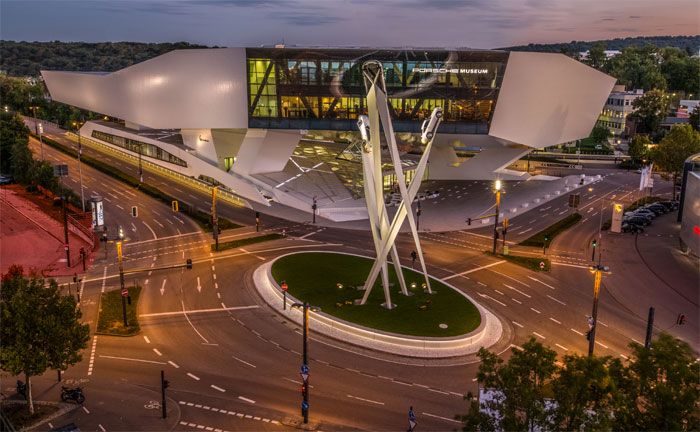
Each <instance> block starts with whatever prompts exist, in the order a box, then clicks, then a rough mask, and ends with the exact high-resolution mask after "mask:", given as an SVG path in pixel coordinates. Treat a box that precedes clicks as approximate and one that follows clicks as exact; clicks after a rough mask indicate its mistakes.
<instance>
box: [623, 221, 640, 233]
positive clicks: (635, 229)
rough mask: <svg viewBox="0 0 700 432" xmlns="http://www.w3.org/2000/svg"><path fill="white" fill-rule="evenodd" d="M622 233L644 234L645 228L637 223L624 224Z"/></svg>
mask: <svg viewBox="0 0 700 432" xmlns="http://www.w3.org/2000/svg"><path fill="white" fill-rule="evenodd" d="M622 232H625V233H626V232H631V233H635V234H636V233H643V232H644V227H643V226H641V225H637V224H635V223H631V222H630V223H627V222H624V223H623V224H622Z"/></svg>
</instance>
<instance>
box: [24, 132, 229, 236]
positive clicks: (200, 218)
mask: <svg viewBox="0 0 700 432" xmlns="http://www.w3.org/2000/svg"><path fill="white" fill-rule="evenodd" d="M31 135H32V136H33V137H34V138H37V136H36V135H34V134H33V133H32V134H31ZM42 139H43V140H44V143H45V144H48V145H50V146H51V147H53V148H55V149H57V150H59V151H61V152H63V153H65V154H67V155H69V156H72V157H74V158H77V157H78V151H77V150H74V149H72V148H70V147H66V146H64V145H63V144H59V143H58V142H56V141H54V140H52V139H50V138H47V137H45V136H44V137H42ZM80 159H81V161H82V162H83V163H84V164H85V165H88V166H91V167H92V168H95V169H96V170H98V171H101V172H103V173H105V174H107V175H109V176H110V177H114V178H115V179H117V180H119V181H121V182H123V183H126V184H127V185H129V186H132V187H134V188H135V189H139V190H140V191H141V192H143V193H145V194H146V195H148V196H150V197H152V198H155V199H157V200H159V201H162V202H163V203H165V204H167V205H168V206H170V205H171V204H172V202H173V201H176V198H173V197H172V196H170V195H168V194H166V193H164V192H162V191H160V190H159V189H157V188H155V187H153V186H151V185H149V184H147V183H140V182H139V180H138V179H137V178H136V177H132V176H130V175H128V174H126V173H124V172H123V171H120V170H118V169H116V168H114V167H113V166H110V165H107V164H106V163H104V162H102V161H100V160H97V159H94V158H92V157H90V156H85V155H82V156H81V158H80ZM177 201H179V200H177ZM181 204H182V203H181ZM180 211H181V212H183V213H185V214H186V215H187V216H189V217H190V218H192V220H194V221H195V222H196V223H197V224H198V225H199V226H200V227H201V228H202V229H203V230H204V231H211V230H212V226H211V216H210V215H209V213H206V212H204V211H201V210H197V209H196V208H194V207H192V206H190V205H181V206H180ZM239 227H240V225H238V224H236V223H233V222H231V221H230V220H228V219H225V218H222V217H219V228H220V229H222V230H225V229H231V228H239Z"/></svg>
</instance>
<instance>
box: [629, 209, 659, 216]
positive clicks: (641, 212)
mask: <svg viewBox="0 0 700 432" xmlns="http://www.w3.org/2000/svg"><path fill="white" fill-rule="evenodd" d="M632 214H634V215H647V216H651V217H652V218H655V217H656V216H658V215H659V214H658V213H657V212H655V211H654V210H652V209H648V208H646V207H640V208H638V209H637V210H634V211H632Z"/></svg>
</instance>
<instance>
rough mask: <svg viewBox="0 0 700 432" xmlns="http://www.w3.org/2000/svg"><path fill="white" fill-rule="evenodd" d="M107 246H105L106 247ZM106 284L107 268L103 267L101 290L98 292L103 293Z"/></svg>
mask: <svg viewBox="0 0 700 432" xmlns="http://www.w3.org/2000/svg"><path fill="white" fill-rule="evenodd" d="M106 246H107V245H105V247H106ZM106 283H107V266H105V270H104V272H103V273H102V289H101V290H100V292H101V293H103V292H105V284H106Z"/></svg>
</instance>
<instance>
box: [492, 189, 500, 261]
mask: <svg viewBox="0 0 700 432" xmlns="http://www.w3.org/2000/svg"><path fill="white" fill-rule="evenodd" d="M495 188H496V191H495V192H496V219H495V221H494V223H493V251H492V252H493V253H494V254H496V242H497V240H498V213H499V212H500V207H501V181H500V180H496V185H495Z"/></svg>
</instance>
